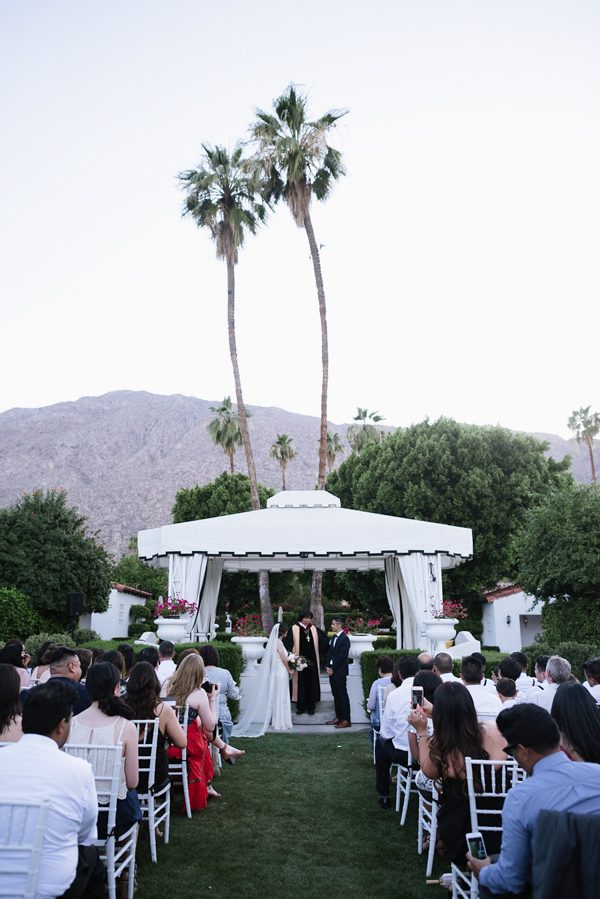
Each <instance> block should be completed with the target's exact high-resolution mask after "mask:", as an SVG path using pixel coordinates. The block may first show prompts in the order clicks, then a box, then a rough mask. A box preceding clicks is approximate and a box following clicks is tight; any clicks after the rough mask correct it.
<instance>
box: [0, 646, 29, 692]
mask: <svg viewBox="0 0 600 899" xmlns="http://www.w3.org/2000/svg"><path fill="white" fill-rule="evenodd" d="M24 656H25V647H24V646H23V644H22V643H21V641H20V640H10V641H8V642H7V643H5V645H4V646H3V647H2V649H0V664H2V665H13V666H14V668H15V669H16V672H17V675H18V677H19V683H20V684H21V689H22V690H26V689H27V687H29V685H30V682H31V678H30V676H29V672H28V671H27V669H26V668H25V663H24Z"/></svg>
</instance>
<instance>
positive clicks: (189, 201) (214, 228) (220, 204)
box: [179, 144, 273, 632]
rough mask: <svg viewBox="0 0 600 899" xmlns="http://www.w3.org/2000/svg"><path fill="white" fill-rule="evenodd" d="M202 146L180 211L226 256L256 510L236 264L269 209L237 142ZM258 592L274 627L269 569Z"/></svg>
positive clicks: (186, 176) (233, 352)
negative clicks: (239, 344) (237, 309)
mask: <svg viewBox="0 0 600 899" xmlns="http://www.w3.org/2000/svg"><path fill="white" fill-rule="evenodd" d="M202 150H203V155H202V159H201V160H200V164H199V166H198V168H197V169H190V170H188V171H185V172H181V173H180V174H179V180H180V182H181V184H182V186H183V189H184V190H185V193H186V199H185V203H184V208H183V214H184V215H190V216H191V217H192V218H193V219H194V221H195V222H196V225H197V226H198V227H199V228H207V229H208V231H209V232H210V235H211V237H212V239H213V240H214V242H215V247H216V251H217V258H218V259H224V260H225V264H226V266H227V330H228V335H229V355H230V357H231V366H232V368H233V379H234V382H235V395H236V401H237V414H238V416H239V421H240V432H241V435H242V444H243V447H244V453H245V455H246V464H247V466H248V478H249V480H250V494H251V498H252V508H253V509H255V510H256V509H260V499H259V496H258V483H257V479H256V469H255V467H254V457H253V455H252V444H251V442H250V431H249V429H248V414H247V412H246V406H245V404H244V397H243V395H242V381H241V377H240V368H239V364H238V356H237V345H236V337H235V266H236V264H237V261H238V252H239V250H240V248H241V247H242V246H243V244H244V239H245V236H246V232H249V233H250V234H255V233H256V230H257V228H258V227H259V226H260V224H261V222H263V221H264V220H265V217H266V211H267V210H266V206H265V204H264V203H263V202H262V201H261V200H260V199H259V198H257V182H256V176H255V175H254V174H252V172H251V171H250V170H249V169H248V166H247V161H246V160H244V158H243V155H242V148H241V147H240V146H239V145H238V146H236V147H235V149H234V150H233V151H232V153H231V154H229V153H228V151H227V150H226V149H225V147H220V146H216V147H211V146H209V145H208V144H203V145H202ZM259 593H260V605H261V617H262V622H263V626H264V627H265V628H266V629H267V632H269V631H270V630H271V628H272V627H273V611H272V609H271V603H270V600H269V590H268V573H267V572H260V573H259Z"/></svg>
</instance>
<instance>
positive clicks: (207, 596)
mask: <svg viewBox="0 0 600 899" xmlns="http://www.w3.org/2000/svg"><path fill="white" fill-rule="evenodd" d="M222 575H223V559H221V558H218V557H217V558H212V559H209V560H208V565H207V567H206V578H205V579H204V586H203V588H202V593H201V601H200V605H199V608H198V615H197V618H196V628H195V630H196V631H198V633H200V634H210V635H211V638H212V637H214V628H215V618H216V614H217V602H218V600H219V589H220V587H221V577H222Z"/></svg>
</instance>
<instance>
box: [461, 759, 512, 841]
mask: <svg viewBox="0 0 600 899" xmlns="http://www.w3.org/2000/svg"><path fill="white" fill-rule="evenodd" d="M465 768H466V773H467V790H468V793H469V813H470V816H471V830H472V831H477V832H479V833H484V832H490V833H501V832H502V807H503V805H504V799H505V797H506V794H507V793H508V791H509V790H510V788H511V787H512V786H514V784H516V783H518V782H519V781H520V780H522V772H521V769H520V768H519V766H518V765H517V763H516V762H515V760H514V759H507V760H506V761H498V760H494V759H485V760H484V759H472V758H471V757H470V756H467V757H466V758H465Z"/></svg>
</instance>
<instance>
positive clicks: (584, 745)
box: [552, 683, 600, 764]
mask: <svg viewBox="0 0 600 899" xmlns="http://www.w3.org/2000/svg"><path fill="white" fill-rule="evenodd" d="M552 717H553V718H554V720H555V721H556V723H557V724H558V729H559V731H560V748H561V749H562V751H563V752H564V753H565V754H566V755H568V757H569V758H570V759H572V760H573V761H574V762H596V764H600V708H599V707H598V706H597V705H596V703H595V702H594V698H593V696H591V695H590V692H589V690H586V689H585V687H583V686H582V685H581V684H578V683H566V684H561V685H560V687H559V688H558V690H557V691H556V696H555V697H554V702H553V703H552Z"/></svg>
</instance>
